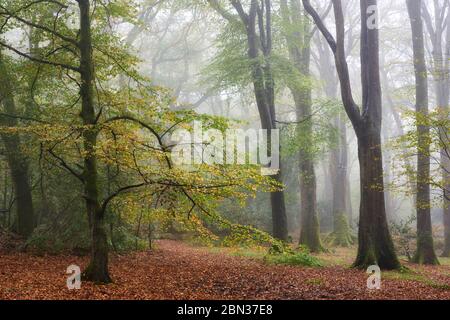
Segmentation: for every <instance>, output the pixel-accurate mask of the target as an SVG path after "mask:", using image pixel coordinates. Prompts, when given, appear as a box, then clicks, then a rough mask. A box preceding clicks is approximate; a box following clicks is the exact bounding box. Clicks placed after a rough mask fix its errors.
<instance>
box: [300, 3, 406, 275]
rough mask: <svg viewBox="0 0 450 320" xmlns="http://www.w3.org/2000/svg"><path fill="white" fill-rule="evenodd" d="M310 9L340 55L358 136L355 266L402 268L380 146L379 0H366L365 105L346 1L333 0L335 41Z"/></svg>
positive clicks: (345, 100)
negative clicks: (350, 58) (348, 41)
mask: <svg viewBox="0 0 450 320" xmlns="http://www.w3.org/2000/svg"><path fill="white" fill-rule="evenodd" d="M303 5H304V7H305V9H306V11H307V12H308V13H309V14H310V15H311V16H312V18H313V19H314V21H315V23H316V25H317V27H318V29H319V30H320V31H321V32H322V34H323V36H324V37H325V39H326V40H327V42H328V44H329V46H330V48H331V50H332V51H333V53H334V56H335V63H336V69H337V73H338V76H339V80H340V84H341V96H342V102H343V104H344V108H345V111H346V113H347V115H348V117H349V119H350V121H351V123H352V126H353V128H354V130H355V133H356V136H357V139H358V157H359V164H360V189H361V204H360V214H359V230H358V255H357V257H356V260H355V262H354V264H353V266H354V267H359V268H366V267H367V266H370V265H373V264H378V265H379V266H380V268H382V269H398V268H399V267H400V263H399V261H398V259H397V256H396V254H395V251H394V245H393V243H392V239H391V235H390V233H389V228H388V224H387V219H386V208H385V199H384V192H383V188H384V181H383V155H382V150H381V121H382V112H381V111H382V103H381V84H380V70H379V31H378V27H377V26H376V25H375V26H374V25H373V24H372V23H369V22H370V21H373V20H372V19H373V16H372V15H373V12H371V10H369V9H372V8H376V7H377V1H376V0H361V1H360V10H361V52H360V55H361V84H362V108H361V109H360V108H359V106H358V105H357V104H356V103H355V101H354V99H353V93H352V86H351V83H350V75H349V71H348V64H347V61H346V58H345V57H346V56H345V24H344V14H343V9H342V3H341V1H340V0H333V8H334V16H335V21H336V40H335V39H334V37H333V35H332V34H331V33H330V31H329V30H328V29H327V27H326V26H325V24H324V22H323V20H322V18H321V17H320V16H319V14H318V13H317V12H316V10H315V9H314V8H313V7H312V5H311V4H310V2H309V0H303Z"/></svg>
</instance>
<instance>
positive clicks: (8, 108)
mask: <svg viewBox="0 0 450 320" xmlns="http://www.w3.org/2000/svg"><path fill="white" fill-rule="evenodd" d="M11 85H12V84H11V78H10V76H9V74H8V70H7V67H6V66H5V62H4V61H3V57H2V55H1V52H0V103H1V104H2V105H3V108H4V113H5V114H6V115H5V116H1V117H0V125H1V126H6V127H16V126H17V125H18V121H17V118H15V116H17V109H16V105H15V101H14V96H13V89H12V87H11ZM1 138H2V140H3V143H4V145H5V150H6V156H7V161H8V166H9V169H10V172H11V179H12V182H13V185H14V193H15V196H16V208H17V232H18V233H19V234H20V235H21V236H23V237H28V236H30V235H31V233H32V232H33V229H34V227H35V221H34V208H33V198H32V194H31V186H30V176H29V164H28V160H27V158H26V156H25V155H24V154H23V152H22V150H21V148H22V142H21V138H20V135H19V134H18V133H11V134H7V133H3V134H1Z"/></svg>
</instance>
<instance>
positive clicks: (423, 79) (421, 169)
mask: <svg viewBox="0 0 450 320" xmlns="http://www.w3.org/2000/svg"><path fill="white" fill-rule="evenodd" d="M406 5H407V7H408V14H409V19H410V21H411V30H412V38H413V52H414V54H413V59H414V70H415V75H416V112H417V113H419V114H420V115H421V116H425V117H426V116H428V72H427V66H426V61H425V45H424V36H423V32H424V30H423V23H422V16H421V5H422V1H421V0H407V1H406ZM417 136H418V141H417V148H418V151H419V152H418V155H417V197H416V211H417V252H416V254H415V257H414V259H413V260H414V261H415V262H417V263H420V264H438V263H439V262H438V259H437V257H436V254H435V252H434V245H433V230H432V227H431V214H430V210H431V209H430V207H431V203H430V185H429V182H430V156H429V154H430V128H429V127H428V126H426V125H423V124H421V122H420V121H418V124H417Z"/></svg>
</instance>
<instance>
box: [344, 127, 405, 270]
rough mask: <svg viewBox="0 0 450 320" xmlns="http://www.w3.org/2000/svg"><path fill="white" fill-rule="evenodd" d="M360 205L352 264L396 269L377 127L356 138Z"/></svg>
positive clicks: (397, 263) (361, 266) (396, 261)
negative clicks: (355, 252)
mask: <svg viewBox="0 0 450 320" xmlns="http://www.w3.org/2000/svg"><path fill="white" fill-rule="evenodd" d="M358 156H359V164H360V179H361V181H360V188H361V205H360V216H359V230H358V254H357V257H356V260H355V262H354V264H353V265H354V266H355V267H358V268H367V267H368V266H371V265H379V266H380V268H382V269H397V268H398V267H399V262H398V260H397V257H396V255H395V251H394V246H393V243H392V240H391V236H390V234H389V229H388V225H387V220H386V211H385V200H384V192H383V163H382V161H381V160H382V152H381V139H380V135H379V132H377V130H374V129H373V128H372V130H367V132H366V133H365V134H360V135H359V139H358Z"/></svg>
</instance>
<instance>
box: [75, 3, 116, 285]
mask: <svg viewBox="0 0 450 320" xmlns="http://www.w3.org/2000/svg"><path fill="white" fill-rule="evenodd" d="M77 1H78V7H79V9H80V40H79V44H78V47H79V50H80V66H79V71H80V75H81V88H80V95H81V113H80V116H81V118H82V121H83V124H84V125H85V126H87V127H88V129H86V130H84V132H83V143H84V149H85V156H84V168H83V180H84V192H85V197H86V208H87V214H88V218H89V225H90V228H91V232H92V246H91V261H90V263H89V266H88V267H87V268H86V270H85V271H84V273H83V276H84V278H85V279H87V280H91V281H94V282H99V283H108V282H111V278H110V276H109V271H108V242H107V235H106V228H105V221H104V220H105V219H104V216H105V210H102V206H101V204H100V200H99V187H98V169H97V156H96V151H95V148H96V145H97V136H98V129H97V128H95V124H96V123H97V115H96V112H95V106H94V64H93V59H92V35H91V18H90V15H91V11H90V1H89V0H77Z"/></svg>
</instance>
